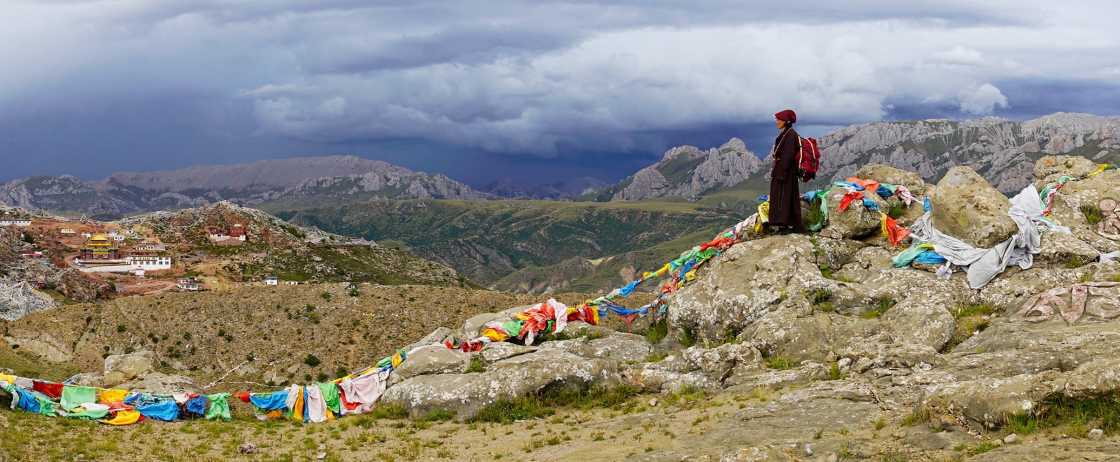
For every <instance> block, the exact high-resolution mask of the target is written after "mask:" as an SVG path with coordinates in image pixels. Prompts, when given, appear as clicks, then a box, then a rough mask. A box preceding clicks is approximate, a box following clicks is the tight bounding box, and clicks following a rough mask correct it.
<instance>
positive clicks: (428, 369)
mask: <svg viewBox="0 0 1120 462" xmlns="http://www.w3.org/2000/svg"><path fill="white" fill-rule="evenodd" d="M469 363H470V354H467V353H463V352H461V351H458V350H452V349H449V348H447V347H445V346H443V345H440V344H434V345H428V346H423V347H419V348H417V349H415V350H412V352H411V353H410V354H409V355H408V359H407V360H406V361H405V362H403V363H401V365H400V367H397V368H396V369H393V375H392V381H394V382H397V381H400V380H405V379H408V378H410V377H416V376H419V375H426V374H443V373H453V372H464V371H466V370H467V365H468V364H469Z"/></svg>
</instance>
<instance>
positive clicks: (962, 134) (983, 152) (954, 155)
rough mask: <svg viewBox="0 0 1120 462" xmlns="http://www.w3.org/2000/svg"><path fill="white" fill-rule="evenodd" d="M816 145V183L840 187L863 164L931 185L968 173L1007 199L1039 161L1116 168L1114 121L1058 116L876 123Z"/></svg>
mask: <svg viewBox="0 0 1120 462" xmlns="http://www.w3.org/2000/svg"><path fill="white" fill-rule="evenodd" d="M820 145H821V155H822V164H821V172H820V174H819V176H820V177H822V178H830V179H832V180H842V179H844V178H847V177H849V176H852V175H853V174H854V173H856V172H857V171H858V170H860V169H862V168H864V167H865V166H867V165H868V164H886V165H890V166H892V167H895V168H899V169H902V170H908V171H913V172H917V173H918V174H919V175H921V177H922V178H923V179H924V180H925V181H926V182H929V183H932V182H935V181H937V180H938V179H939V178H940V177H941V176H942V175H944V174H945V173H946V170H948V169H949V168H951V167H954V166H958V165H968V166H969V167H972V168H973V169H975V170H976V171H978V172H980V173H981V174H982V175H983V176H984V177H986V178H988V179H989V181H991V183H992V184H993V185H994V186H995V187H996V189H998V190H1000V191H1002V192H1004V193H1005V194H1011V193H1013V192H1016V191H1018V190H1020V189H1022V188H1023V187H1024V186H1026V185H1027V184H1028V183H1030V181H1031V176H1032V173H1033V171H1034V165H1033V164H1034V162H1033V161H1032V158H1034V157H1038V156H1040V155H1044V154H1074V155H1081V156H1085V157H1087V158H1089V159H1090V160H1091V161H1092V162H1114V163H1115V162H1117V161H1118V160H1120V117H1099V116H1094V115H1089V114H1070V113H1056V114H1051V115H1048V116H1043V117H1040V118H1037V119H1033V120H1028V121H1025V122H1016V121H1010V120H1004V119H999V118H994V117H985V118H982V119H976V120H967V121H960V122H958V121H951V120H920V121H906V122H877V123H870V124H863V125H853V126H850V127H846V128H842V129H840V130H837V131H835V132H832V133H829V134H828V135H825V136H824V137H821V139H820ZM1032 156H1033V157H1032ZM907 187H909V186H907Z"/></svg>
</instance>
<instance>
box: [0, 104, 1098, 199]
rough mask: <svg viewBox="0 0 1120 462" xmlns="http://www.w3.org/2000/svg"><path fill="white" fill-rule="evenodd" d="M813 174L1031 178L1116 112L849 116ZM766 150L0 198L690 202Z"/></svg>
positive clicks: (49, 191)
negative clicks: (615, 179) (966, 173)
mask: <svg viewBox="0 0 1120 462" xmlns="http://www.w3.org/2000/svg"><path fill="white" fill-rule="evenodd" d="M820 141H821V148H822V152H823V156H824V160H823V164H822V166H821V172H820V174H819V175H818V176H819V178H820V180H819V181H818V183H824V182H825V181H828V180H832V179H840V178H844V177H846V176H848V175H850V174H852V173H854V172H855V171H856V170H857V169H859V167H860V166H862V165H865V164H868V163H884V164H889V165H893V166H896V167H899V168H903V169H909V170H914V171H917V172H919V173H920V174H921V175H922V176H923V177H924V179H925V180H926V181H929V182H936V181H937V180H938V179H939V178H940V177H941V175H942V174H944V172H945V171H946V170H948V169H949V168H950V167H953V166H956V165H968V166H970V167H972V168H973V169H975V170H976V171H977V172H979V173H980V174H981V175H984V176H985V177H987V178H988V179H989V181H991V183H992V184H993V185H995V186H996V187H997V188H999V189H1000V190H1002V191H1004V192H1012V191H1014V190H1016V189H1018V188H1021V187H1022V186H1023V185H1025V184H1027V182H1028V181H1029V179H1030V174H1031V166H1032V165H1033V162H1034V160H1035V159H1037V158H1038V157H1040V156H1042V155H1046V154H1074V155H1082V156H1085V157H1088V158H1090V159H1093V160H1095V161H1098V162H1117V161H1120V117H1101V116H1095V115H1089V114H1071V113H1056V114H1051V115H1048V116H1044V117H1040V118H1037V119H1032V120H1027V121H1023V122H1018V121H1010V120H1005V119H999V118H994V117H988V118H981V119H975V120H966V121H953V120H921V121H903V122H876V123H869V124H862V125H853V126H850V127H846V128H843V129H840V130H837V131H835V132H832V133H829V134H827V135H825V136H823V137H821V139H820ZM769 165H770V162H769V160H768V159H763V158H761V156H759V155H758V154H757V153H754V152H751V151H750V150H748V149H747V147H746V145H745V144H744V143H743V141H742V140H739V139H738V138H732V139H731V140H730V141H728V142H727V143H725V144H723V145H722V146H720V147H718V148H711V149H707V150H702V149H700V148H697V147H694V146H680V147H675V148H672V149H669V150H668V151H666V152H665V154H664V155H663V156H662V158H661V160H659V161H657V162H656V163H654V164H652V165H650V166H648V167H645V168H643V169H641V170H639V171H637V172H636V173H634V174H633V175H631V176H629V177H627V178H626V179H624V180H622V181H621V182H619V183H617V184H614V185H607V184H604V183H603V182H601V181H599V180H596V179H594V178H573V179H569V180H563V179H561V180H553V181H550V182H548V183H540V184H535V183H518V182H515V181H512V180H502V181H497V182H494V183H491V184H488V185H486V186H484V187H482V188H481V190H477V189H474V188H472V187H470V186H468V185H466V184H463V183H460V182H458V181H455V180H452V179H451V178H448V177H447V176H444V175H439V174H428V173H422V172H414V171H412V170H409V169H407V168H404V167H400V166H396V165H393V164H389V163H387V162H382V161H378V160H368V159H362V158H359V157H355V156H324V157H300V158H291V159H280V160H264V161H258V162H252V163H246V164H236V165H211V166H198V167H190V168H184V169H179V170H168V171H157V172H139V173H136V172H126V173H115V174H113V175H112V176H110V177H109V178H107V179H105V180H101V181H84V180H80V179H78V178H75V177H72V176H66V175H63V176H39V177H31V178H23V179H19V180H14V181H10V182H8V183H5V184H0V203H3V204H8V205H13V206H18V207H23V208H28V209H44V210H49V211H52V212H59V213H67V214H72V215H88V216H91V217H95V218H119V217H121V216H125V215H130V214H136V213H142V212H148V211H155V210H166V209H177V208H186V207H197V206H200V205H204V204H209V203H214V202H218V201H221V200H230V201H233V202H237V203H241V204H248V205H255V204H261V203H268V202H287V203H302V204H311V205H314V204H316V203H319V202H321V201H325V200H330V201H346V202H356V201H364V200H369V199H388V200H397V199H461V200H478V199H495V198H516V199H574V200H591V201H600V202H604V201H640V200H650V199H666V198H673V199H684V200H689V201H698V200H701V199H702V198H704V197H708V196H711V195H713V194H716V193H718V192H720V191H724V190H728V189H733V188H739V189H744V185H750V188H751V190H752V192H757V191H758V190H764V189H765V184H766V180H767V178H766V177H767V175H768V174H769V169H768V166H769Z"/></svg>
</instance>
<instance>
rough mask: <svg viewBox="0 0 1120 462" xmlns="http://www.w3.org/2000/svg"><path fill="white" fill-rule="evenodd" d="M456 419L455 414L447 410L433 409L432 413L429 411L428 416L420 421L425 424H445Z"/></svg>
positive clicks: (425, 415)
mask: <svg viewBox="0 0 1120 462" xmlns="http://www.w3.org/2000/svg"><path fill="white" fill-rule="evenodd" d="M454 418H455V413H454V412H451V411H448V410H446V409H432V410H431V411H428V413H427V414H424V416H423V417H421V418H420V420H421V421H424V422H443V421H446V420H451V419H454Z"/></svg>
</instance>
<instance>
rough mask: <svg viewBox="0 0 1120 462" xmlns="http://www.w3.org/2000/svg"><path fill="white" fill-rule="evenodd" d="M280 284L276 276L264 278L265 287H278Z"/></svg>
mask: <svg viewBox="0 0 1120 462" xmlns="http://www.w3.org/2000/svg"><path fill="white" fill-rule="evenodd" d="M278 284H280V280H279V279H277V278H276V276H265V277H264V285H266V286H274V285H278Z"/></svg>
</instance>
